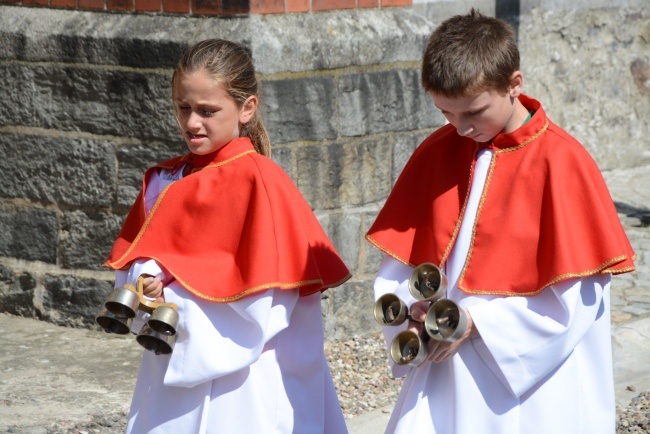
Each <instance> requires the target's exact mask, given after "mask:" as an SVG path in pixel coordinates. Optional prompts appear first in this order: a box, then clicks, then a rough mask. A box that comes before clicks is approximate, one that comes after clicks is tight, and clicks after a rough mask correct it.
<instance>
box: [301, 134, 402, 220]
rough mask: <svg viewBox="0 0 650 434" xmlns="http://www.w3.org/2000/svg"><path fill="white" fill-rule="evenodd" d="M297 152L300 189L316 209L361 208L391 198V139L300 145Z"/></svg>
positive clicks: (381, 138) (376, 138)
mask: <svg viewBox="0 0 650 434" xmlns="http://www.w3.org/2000/svg"><path fill="white" fill-rule="evenodd" d="M295 152H296V164H297V167H296V172H297V176H298V188H299V189H300V191H301V192H302V193H303V195H304V196H305V198H306V199H307V201H308V202H309V203H310V204H311V206H312V207H313V208H316V209H333V208H339V207H342V206H344V205H345V206H359V205H363V204H367V203H373V202H376V201H379V200H383V199H385V198H386V196H387V195H388V191H389V189H390V164H386V160H387V159H389V158H390V139H389V138H388V137H375V138H369V139H362V140H358V141H351V142H347V143H341V142H338V143H331V144H326V145H309V146H301V147H299V148H297V149H296V150H295Z"/></svg>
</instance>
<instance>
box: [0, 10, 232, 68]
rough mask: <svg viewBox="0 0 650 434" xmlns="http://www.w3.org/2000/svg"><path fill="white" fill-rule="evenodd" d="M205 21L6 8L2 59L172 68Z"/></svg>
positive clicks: (1, 23)
mask: <svg viewBox="0 0 650 434" xmlns="http://www.w3.org/2000/svg"><path fill="white" fill-rule="evenodd" d="M223 21H227V20H223ZM201 24H202V20H196V19H193V18H191V17H170V16H152V15H115V14H98V13H92V12H83V11H60V10H52V9H33V8H20V7H14V8H11V9H9V8H7V7H5V8H3V11H2V13H0V29H1V30H0V58H4V59H16V60H23V61H31V62H48V61H49V62H66V63H87V64H98V65H123V66H132V67H139V68H173V67H175V65H176V63H177V62H178V60H179V59H180V58H181V56H182V55H183V52H184V51H185V50H186V49H187V47H188V45H189V44H190V41H191V39H192V36H193V35H194V34H195V32H196V31H197V30H198V28H199V27H200V26H201ZM222 26H223V27H226V26H228V25H227V24H226V23H224V24H222ZM228 27H232V26H228Z"/></svg>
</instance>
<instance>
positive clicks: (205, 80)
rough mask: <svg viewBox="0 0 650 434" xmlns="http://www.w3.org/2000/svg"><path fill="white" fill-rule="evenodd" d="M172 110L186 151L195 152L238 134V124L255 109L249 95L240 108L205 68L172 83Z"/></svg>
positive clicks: (202, 152)
mask: <svg viewBox="0 0 650 434" xmlns="http://www.w3.org/2000/svg"><path fill="white" fill-rule="evenodd" d="M176 98H177V99H176V101H174V104H176V112H177V114H178V123H179V125H180V127H181V132H182V134H183V137H184V138H185V143H186V144H187V147H188V148H189V149H190V151H191V152H192V153H194V154H197V155H205V154H209V153H211V152H214V151H216V150H218V149H220V148H221V147H223V146H224V145H226V144H228V142H230V141H231V140H234V139H236V138H237V137H239V129H240V126H241V125H242V124H245V123H246V122H248V121H249V120H250V118H251V117H252V115H253V113H254V112H255V106H256V105H257V100H256V99H255V100H254V101H253V107H252V108H251V103H250V100H251V98H254V97H250V98H249V100H247V101H246V102H245V103H244V105H243V106H242V107H239V106H238V105H237V103H236V102H235V100H234V99H233V98H232V97H231V96H230V95H229V94H228V93H227V92H226V90H225V88H224V87H223V85H221V84H220V83H219V82H217V81H216V80H214V79H213V78H212V77H211V76H210V75H209V74H208V73H207V72H206V71H205V70H199V71H196V72H192V73H189V74H186V75H183V76H181V77H180V78H179V80H178V83H177V84H176Z"/></svg>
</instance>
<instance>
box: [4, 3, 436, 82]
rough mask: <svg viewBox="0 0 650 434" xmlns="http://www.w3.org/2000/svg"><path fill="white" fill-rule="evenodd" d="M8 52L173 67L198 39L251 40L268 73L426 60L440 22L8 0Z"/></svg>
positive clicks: (401, 13)
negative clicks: (175, 12) (219, 14)
mask: <svg viewBox="0 0 650 434" xmlns="http://www.w3.org/2000/svg"><path fill="white" fill-rule="evenodd" d="M0 11H1V12H0V29H1V30H0V59H5V60H21V61H30V62H62V61H63V62H66V63H82V64H95V65H120V66H128V67H138V68H173V67H174V66H175V64H176V62H177V61H178V59H179V58H180V56H181V55H182V53H183V52H184V51H185V49H186V48H187V47H188V46H189V45H191V44H193V43H194V42H197V41H200V40H202V39H206V38H225V39H230V40H233V41H237V42H240V43H242V44H243V45H245V46H247V47H248V48H249V49H250V50H251V52H252V54H253V57H254V59H255V64H256V68H257V70H258V72H259V73H261V74H275V73H280V72H287V71H293V72H301V71H311V70H320V69H332V68H342V67H347V66H365V65H377V64H383V63H391V62H413V61H419V60H420V59H421V56H422V51H423V49H424V46H425V43H426V38H427V36H428V35H429V33H430V32H431V29H432V28H433V26H432V24H431V23H430V22H429V21H428V20H427V19H425V18H424V17H422V16H421V15H419V14H417V13H416V12H414V11H412V10H410V9H404V8H387V9H382V10H359V11H349V10H346V11H332V12H319V13H309V14H288V15H252V16H249V17H243V18H233V19H219V18H205V17H204V18H190V17H170V16H157V15H126V14H108V13H96V12H82V11H63V10H53V9H45V8H25V7H17V6H0Z"/></svg>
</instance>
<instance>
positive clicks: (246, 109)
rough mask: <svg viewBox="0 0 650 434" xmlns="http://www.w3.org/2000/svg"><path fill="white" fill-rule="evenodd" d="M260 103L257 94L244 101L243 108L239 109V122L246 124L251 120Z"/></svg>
mask: <svg viewBox="0 0 650 434" xmlns="http://www.w3.org/2000/svg"><path fill="white" fill-rule="evenodd" d="M258 103H259V100H258V99H257V97H256V96H255V95H251V96H249V97H248V98H247V99H246V101H244V104H243V105H242V107H241V109H240V110H239V123H240V124H242V125H243V124H246V123H248V121H250V120H251V118H252V117H253V115H254V114H255V111H256V110H257V104H258Z"/></svg>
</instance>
